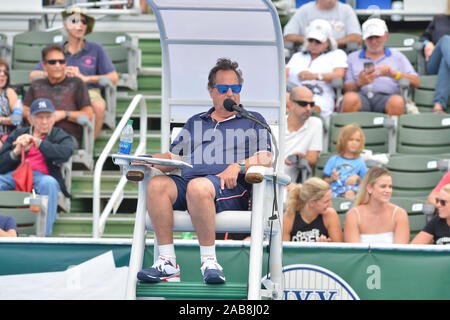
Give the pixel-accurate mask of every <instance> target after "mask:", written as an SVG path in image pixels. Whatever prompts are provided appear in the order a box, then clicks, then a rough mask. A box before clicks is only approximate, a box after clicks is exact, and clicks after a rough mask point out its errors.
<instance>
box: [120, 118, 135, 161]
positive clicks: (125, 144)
mask: <svg viewBox="0 0 450 320" xmlns="http://www.w3.org/2000/svg"><path fill="white" fill-rule="evenodd" d="M133 138H134V132H133V120H128V122H127V124H126V126H125V127H124V128H123V130H122V133H121V135H120V142H119V150H118V151H117V153H120V154H130V152H131V145H132V144H133Z"/></svg>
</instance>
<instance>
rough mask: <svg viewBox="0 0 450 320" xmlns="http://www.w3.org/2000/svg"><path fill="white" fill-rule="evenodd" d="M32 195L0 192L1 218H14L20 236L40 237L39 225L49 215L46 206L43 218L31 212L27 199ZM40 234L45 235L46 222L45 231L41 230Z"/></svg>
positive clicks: (20, 192) (42, 212) (42, 210)
mask: <svg viewBox="0 0 450 320" xmlns="http://www.w3.org/2000/svg"><path fill="white" fill-rule="evenodd" d="M31 195H32V194H31V193H29V192H22V191H0V216H12V217H14V219H15V220H16V224H17V231H18V233H19V236H29V235H38V230H37V229H38V226H37V224H38V223H41V221H40V220H39V219H41V217H42V215H43V216H44V217H45V216H46V214H47V213H46V208H45V205H42V206H41V212H40V214H41V217H39V214H38V213H34V212H31V211H30V205H29V202H26V199H27V198H29V197H30V196H31ZM44 210H45V211H44ZM41 229H42V228H41ZM42 232H43V234H42ZM39 233H41V234H39V235H41V236H44V235H45V222H44V223H43V230H39Z"/></svg>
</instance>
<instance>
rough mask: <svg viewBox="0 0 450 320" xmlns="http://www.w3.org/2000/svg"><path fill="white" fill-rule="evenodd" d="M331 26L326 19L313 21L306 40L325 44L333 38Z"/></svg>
mask: <svg viewBox="0 0 450 320" xmlns="http://www.w3.org/2000/svg"><path fill="white" fill-rule="evenodd" d="M331 31H332V29H331V24H330V23H329V22H328V21H327V20H324V19H316V20H313V21H312V22H311V23H310V25H309V26H308V28H307V29H306V39H316V40H318V41H320V42H321V43H324V42H325V41H327V40H328V39H329V38H330V37H331Z"/></svg>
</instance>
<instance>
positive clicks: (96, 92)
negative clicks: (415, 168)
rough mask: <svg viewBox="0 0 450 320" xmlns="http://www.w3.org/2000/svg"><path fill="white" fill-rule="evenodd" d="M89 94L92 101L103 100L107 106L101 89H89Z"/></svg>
mask: <svg viewBox="0 0 450 320" xmlns="http://www.w3.org/2000/svg"><path fill="white" fill-rule="evenodd" d="M88 93H89V99H91V101H95V100H101V101H103V103H104V104H105V105H106V102H105V100H104V99H103V97H102V92H101V90H100V89H99V88H92V89H89V90H88Z"/></svg>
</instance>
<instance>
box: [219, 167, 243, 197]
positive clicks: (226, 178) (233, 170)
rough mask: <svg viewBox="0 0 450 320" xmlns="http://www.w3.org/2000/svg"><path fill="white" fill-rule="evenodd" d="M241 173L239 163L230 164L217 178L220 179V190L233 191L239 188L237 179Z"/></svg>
mask: <svg viewBox="0 0 450 320" xmlns="http://www.w3.org/2000/svg"><path fill="white" fill-rule="evenodd" d="M240 171H241V166H240V165H239V164H237V163H232V164H230V165H229V166H228V167H227V168H226V169H225V170H224V171H222V172H221V173H219V174H218V175H217V176H218V177H219V178H220V189H222V190H223V189H225V187H226V188H227V189H233V188H234V187H236V186H237V177H238V175H239V172H240Z"/></svg>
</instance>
